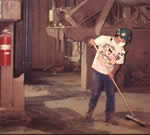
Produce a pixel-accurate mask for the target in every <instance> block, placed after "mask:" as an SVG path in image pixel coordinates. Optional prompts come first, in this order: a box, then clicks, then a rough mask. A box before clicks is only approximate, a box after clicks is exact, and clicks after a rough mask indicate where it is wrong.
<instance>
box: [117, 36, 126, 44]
mask: <svg viewBox="0 0 150 135" xmlns="http://www.w3.org/2000/svg"><path fill="white" fill-rule="evenodd" d="M117 40H118V42H119V43H120V42H123V43H126V41H125V40H124V39H123V38H121V37H120V36H118V38H117Z"/></svg>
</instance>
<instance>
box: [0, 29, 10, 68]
mask: <svg viewBox="0 0 150 135" xmlns="http://www.w3.org/2000/svg"><path fill="white" fill-rule="evenodd" d="M10 64H11V35H10V32H9V31H8V30H7V29H5V30H3V31H2V33H1V34H0V66H9V65H10Z"/></svg>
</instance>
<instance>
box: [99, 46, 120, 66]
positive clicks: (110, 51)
mask: <svg viewBox="0 0 150 135" xmlns="http://www.w3.org/2000/svg"><path fill="white" fill-rule="evenodd" d="M121 55H123V54H122V53H118V54H116V49H115V47H114V46H112V45H110V44H105V45H103V47H102V49H101V50H100V51H99V54H98V56H97V59H99V60H100V61H101V60H103V61H104V62H105V64H106V65H113V64H115V63H116V60H119V59H120V58H121V57H120V56H121Z"/></svg>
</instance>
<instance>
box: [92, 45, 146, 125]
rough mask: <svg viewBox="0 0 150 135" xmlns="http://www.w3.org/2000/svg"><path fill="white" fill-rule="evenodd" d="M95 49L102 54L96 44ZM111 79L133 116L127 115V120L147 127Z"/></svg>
mask: <svg viewBox="0 0 150 135" xmlns="http://www.w3.org/2000/svg"><path fill="white" fill-rule="evenodd" d="M94 48H95V49H96V52H98V53H99V54H100V52H99V50H98V49H97V47H96V45H95V44H94ZM100 55H101V54H100ZM110 79H111V80H112V81H113V83H114V85H115V87H116V88H117V91H118V93H119V95H120V96H121V98H122V100H123V102H124V103H125V105H126V106H127V108H128V110H129V112H130V114H131V115H126V116H125V118H126V119H127V120H132V121H134V122H136V123H137V124H139V125H141V126H146V123H145V122H143V121H141V120H139V119H137V118H135V115H134V113H133V111H132V109H131V107H130V106H129V104H128V103H127V100H126V99H125V97H124V96H123V94H122V93H121V90H120V88H119V87H118V85H117V83H116V82H115V80H114V79H113V78H110Z"/></svg>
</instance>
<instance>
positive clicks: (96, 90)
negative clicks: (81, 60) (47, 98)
mask: <svg viewBox="0 0 150 135" xmlns="http://www.w3.org/2000/svg"><path fill="white" fill-rule="evenodd" d="M101 76H102V74H100V73H98V72H96V71H93V80H92V91H91V98H90V102H89V109H88V113H87V119H89V120H90V119H92V115H93V112H94V110H95V107H96V104H97V101H98V99H99V97H100V95H101V92H102V90H103V80H102V77H101Z"/></svg>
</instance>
